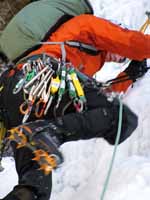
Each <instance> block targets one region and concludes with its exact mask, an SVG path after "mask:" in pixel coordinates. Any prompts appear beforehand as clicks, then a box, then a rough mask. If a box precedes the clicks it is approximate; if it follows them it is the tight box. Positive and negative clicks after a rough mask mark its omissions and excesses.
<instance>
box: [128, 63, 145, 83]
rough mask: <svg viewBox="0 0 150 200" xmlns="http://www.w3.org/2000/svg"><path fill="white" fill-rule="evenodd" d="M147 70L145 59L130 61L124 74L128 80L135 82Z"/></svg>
mask: <svg viewBox="0 0 150 200" xmlns="http://www.w3.org/2000/svg"><path fill="white" fill-rule="evenodd" d="M147 70H148V68H147V63H146V59H144V60H142V61H137V60H132V61H131V63H130V64H129V66H128V67H127V69H126V70H125V72H126V74H127V75H128V76H129V78H130V79H131V80H133V82H135V81H136V80H137V79H138V78H140V77H142V76H143V75H144V74H145V73H146V72H147Z"/></svg>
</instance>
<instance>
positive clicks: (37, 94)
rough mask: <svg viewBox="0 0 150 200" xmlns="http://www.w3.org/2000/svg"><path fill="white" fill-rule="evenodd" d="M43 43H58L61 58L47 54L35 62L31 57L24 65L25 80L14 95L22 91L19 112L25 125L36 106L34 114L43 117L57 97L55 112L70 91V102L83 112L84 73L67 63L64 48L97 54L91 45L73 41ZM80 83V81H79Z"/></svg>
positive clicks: (84, 102)
mask: <svg viewBox="0 0 150 200" xmlns="http://www.w3.org/2000/svg"><path fill="white" fill-rule="evenodd" d="M42 44H50V45H52V44H53V45H54V44H59V45H60V47H61V52H62V58H60V59H56V58H53V57H50V56H47V55H46V54H43V55H40V56H39V57H38V58H37V59H36V60H32V59H33V58H32V57H29V58H28V59H27V61H26V62H25V63H24V64H23V65H22V78H21V79H20V80H19V81H18V82H17V84H16V85H15V87H14V89H13V94H17V93H18V92H20V91H21V90H23V93H24V97H25V98H24V102H22V104H21V105H20V107H19V109H20V112H21V114H22V115H24V117H23V119H22V123H25V122H26V121H27V120H28V118H29V116H30V114H31V113H32V110H33V109H32V108H33V107H34V108H35V109H34V114H35V116H36V117H37V118H41V117H43V116H44V115H46V114H47V112H48V110H49V108H50V106H51V104H52V101H53V99H54V98H55V100H56V98H57V101H56V105H55V106H54V108H55V109H58V108H59V106H60V103H61V101H62V98H63V96H64V94H65V93H66V92H68V94H69V97H70V99H71V101H72V102H73V105H74V107H75V109H76V111H77V112H82V111H83V109H84V107H85V104H86V98H85V94H84V89H83V84H82V83H81V82H84V81H85V77H84V78H83V79H84V81H82V77H81V74H80V75H79V76H80V78H78V74H79V72H78V71H77V70H76V69H75V68H74V66H73V65H72V64H71V63H69V62H66V50H65V45H71V46H74V47H76V46H80V47H82V48H86V49H88V50H89V51H96V49H94V48H93V47H92V46H90V45H86V44H82V43H79V42H74V41H66V42H42ZM80 80H81V82H80Z"/></svg>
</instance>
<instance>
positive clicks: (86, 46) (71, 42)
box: [64, 40, 101, 55]
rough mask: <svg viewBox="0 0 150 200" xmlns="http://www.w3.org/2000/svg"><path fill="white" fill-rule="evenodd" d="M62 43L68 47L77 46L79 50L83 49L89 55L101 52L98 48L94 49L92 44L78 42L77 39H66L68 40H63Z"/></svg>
mask: <svg viewBox="0 0 150 200" xmlns="http://www.w3.org/2000/svg"><path fill="white" fill-rule="evenodd" d="M64 44H65V45H68V46H70V47H75V48H78V49H79V50H80V51H83V52H85V53H88V54H91V55H98V54H99V53H100V52H101V51H100V50H98V49H96V48H95V47H94V46H92V45H89V44H86V43H83V42H79V41H74V40H68V41H65V42H64Z"/></svg>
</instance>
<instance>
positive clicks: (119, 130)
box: [100, 99, 123, 200]
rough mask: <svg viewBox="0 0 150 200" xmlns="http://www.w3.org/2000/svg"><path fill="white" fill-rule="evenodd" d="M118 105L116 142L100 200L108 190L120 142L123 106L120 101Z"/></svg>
mask: <svg viewBox="0 0 150 200" xmlns="http://www.w3.org/2000/svg"><path fill="white" fill-rule="evenodd" d="M119 103H120V106H119V121H118V130H117V136H116V140H115V147H114V151H113V155H112V159H111V162H110V166H109V170H108V174H107V177H106V180H105V183H104V187H103V191H102V193H101V198H100V200H103V199H104V196H105V193H106V190H107V188H108V182H109V179H110V175H111V172H112V167H113V164H114V160H115V156H116V151H117V146H118V143H119V140H120V135H121V127H122V114H123V104H122V101H121V99H119Z"/></svg>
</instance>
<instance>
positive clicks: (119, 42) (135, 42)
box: [52, 14, 150, 60]
mask: <svg viewBox="0 0 150 200" xmlns="http://www.w3.org/2000/svg"><path fill="white" fill-rule="evenodd" d="M59 31H61V33H62V34H61V35H63V36H61V38H60V40H62V39H64V40H67V39H68V38H69V40H70V39H73V40H79V41H81V42H86V43H89V44H91V45H94V46H95V47H96V48H97V49H100V50H104V51H110V52H112V53H117V54H119V55H121V56H125V57H127V58H130V59H134V60H143V59H144V58H150V35H144V34H143V33H141V32H139V31H133V30H128V29H124V28H122V27H120V26H118V25H116V24H113V23H112V22H110V21H108V20H106V19H102V18H98V17H95V16H93V15H88V14H87V15H85V14H84V15H80V16H77V17H74V18H73V19H71V20H70V21H68V22H67V23H65V24H64V25H63V26H62V27H61V28H60V30H59ZM59 31H57V33H58V32H59ZM54 38H55V34H54ZM54 38H53V37H52V39H54ZM57 39H58V38H57Z"/></svg>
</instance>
